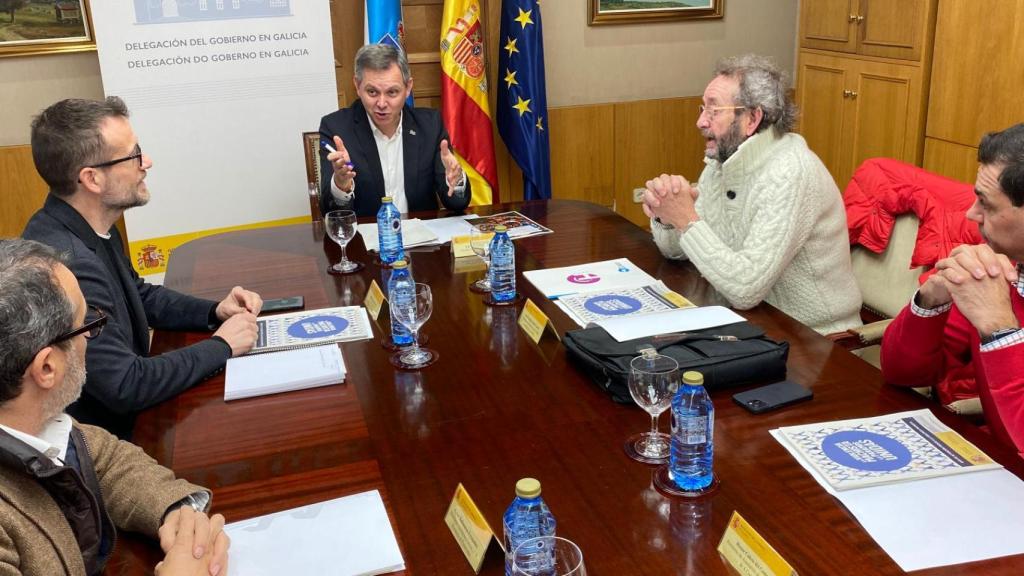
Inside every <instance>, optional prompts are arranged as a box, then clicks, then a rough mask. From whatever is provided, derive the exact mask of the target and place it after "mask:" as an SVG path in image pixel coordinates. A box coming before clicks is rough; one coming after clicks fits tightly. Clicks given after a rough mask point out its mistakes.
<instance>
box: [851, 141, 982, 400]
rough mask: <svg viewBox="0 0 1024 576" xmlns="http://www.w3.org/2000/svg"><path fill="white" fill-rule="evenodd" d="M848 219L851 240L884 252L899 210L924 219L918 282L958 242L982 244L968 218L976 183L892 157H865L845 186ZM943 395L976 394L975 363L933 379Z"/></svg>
mask: <svg viewBox="0 0 1024 576" xmlns="http://www.w3.org/2000/svg"><path fill="white" fill-rule="evenodd" d="M843 202H844V203H845V204H846V225H847V227H848V228H849V232H850V244H851V245H853V244H860V245H861V246H864V247H865V248H867V249H868V250H871V251H872V252H876V253H881V252H882V251H884V250H885V247H886V246H887V245H888V244H889V237H890V236H891V235H892V227H893V223H894V222H895V221H896V217H897V216H899V215H901V214H906V213H908V212H912V213H914V214H915V215H916V216H917V219H918V220H919V221H920V226H919V227H918V230H917V241H916V243H915V246H914V253H913V255H912V256H911V259H910V266H909V267H910V268H917V267H918V266H925V267H927V268H928V269H929V270H928V271H927V272H925V273H924V274H922V275H921V277H920V279H919V280H920V282H922V283H923V282H924V281H925V280H926V279H927V278H928V276H930V275H931V274H933V273H934V270H933V268H932V267H933V266H934V265H935V263H936V262H938V261H939V260H941V259H943V258H945V257H946V256H948V255H949V253H950V251H951V250H953V248H955V247H957V246H959V245H960V244H980V243H981V242H982V238H981V234H979V233H978V224H977V223H976V222H972V221H970V220H968V219H967V216H966V215H967V209H968V208H970V207H971V204H973V203H974V186H973V185H971V184H964V183H963V182H957V181H956V180H951V179H949V178H945V177H943V176H939V175H937V174H932V173H931V172H928V171H926V170H924V169H922V168H918V167H917V166H912V165H910V164H907V163H905V162H900V161H899V160H893V159H891V158H871V159H870V160H865V161H864V163H863V164H861V165H860V167H858V168H857V171H856V172H854V173H853V178H852V179H851V180H850V183H849V184H848V185H847V186H846V190H845V191H844V192H843ZM935 389H936V392H937V393H938V395H939V400H940V401H941V402H942V403H943V404H949V403H950V402H953V401H954V400H961V399H964V398H973V397H976V396H977V395H978V392H977V385H976V384H975V381H974V367H973V366H972V365H971V364H969V363H968V364H967V365H965V366H949V367H948V371H947V372H946V374H945V375H944V376H943V378H942V380H941V381H940V382H937V383H936V384H935Z"/></svg>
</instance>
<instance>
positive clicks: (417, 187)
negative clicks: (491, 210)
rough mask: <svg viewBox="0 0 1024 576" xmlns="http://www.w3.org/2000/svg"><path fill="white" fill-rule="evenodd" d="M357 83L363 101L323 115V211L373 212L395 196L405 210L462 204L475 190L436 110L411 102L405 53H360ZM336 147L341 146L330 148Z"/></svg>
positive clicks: (372, 49)
mask: <svg viewBox="0 0 1024 576" xmlns="http://www.w3.org/2000/svg"><path fill="white" fill-rule="evenodd" d="M353 82H354V83H355V86H356V93H357V94H358V95H359V100H358V101H356V102H354V103H353V104H352V106H351V107H349V108H344V109H342V110H338V111H337V112H333V113H331V114H328V115H327V116H324V117H323V119H322V120H321V121H320V139H321V140H322V142H323V144H324V145H322V146H321V150H320V168H321V170H320V173H321V174H324V175H325V176H326V175H328V174H330V175H332V177H331V178H326V177H325V178H324V180H323V182H322V183H321V190H320V211H321V212H322V213H324V214H326V213H327V212H329V211H331V210H338V209H346V210H354V211H355V212H356V214H358V215H359V216H373V215H375V214H376V213H377V210H378V209H379V208H380V204H381V200H380V199H381V198H383V197H384V196H390V197H391V198H392V199H393V201H394V203H395V206H396V207H397V208H398V210H399V211H400V212H410V211H411V212H415V211H418V210H436V209H437V208H438V202H437V201H438V199H440V200H441V204H443V205H444V207H445V208H448V209H449V210H463V209H465V208H466V206H468V205H469V200H470V198H471V196H472V194H471V191H470V186H469V183H468V180H467V178H466V174H465V173H464V172H463V170H462V167H461V166H459V161H458V159H457V158H456V157H455V155H454V154H452V152H451V150H450V149H449V147H448V131H447V130H445V127H444V123H443V122H442V121H441V115H440V113H439V112H438V111H437V110H431V109H428V108H412V107H411V106H407V105H406V99H407V98H408V97H409V94H411V93H412V76H411V75H410V72H409V64H408V62H407V61H406V59H405V54H404V53H402V52H400V51H399V50H397V49H395V48H394V47H393V46H388V45H386V44H369V45H366V46H363V47H362V48H360V49H359V52H357V53H356V61H355V77H354V78H353ZM326 145H330V146H331V147H332V148H333V149H334V150H333V151H331V150H328V149H327V148H326Z"/></svg>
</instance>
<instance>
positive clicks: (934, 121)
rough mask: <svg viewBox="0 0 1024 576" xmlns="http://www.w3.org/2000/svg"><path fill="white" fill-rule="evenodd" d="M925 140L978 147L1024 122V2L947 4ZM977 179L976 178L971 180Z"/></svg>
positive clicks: (953, 0)
mask: <svg viewBox="0 0 1024 576" xmlns="http://www.w3.org/2000/svg"><path fill="white" fill-rule="evenodd" d="M934 62H935V64H934V66H933V67H932V79H931V95H930V98H929V104H928V126H927V130H926V135H927V136H929V137H931V138H937V139H940V140H945V141H947V142H956V143H959V144H963V145H965V146H977V145H978V142H979V141H980V140H981V137H982V135H984V134H985V133H986V132H990V131H992V130H1002V129H1003V128H1006V127H1008V126H1011V125H1013V124H1016V123H1017V122H1020V121H1021V120H1022V119H1024V112H1022V109H1024V102H1022V96H1021V95H1022V94H1024V75H1022V74H1021V62H1024V0H1000V1H999V2H990V3H985V4H984V7H983V8H982V7H980V5H979V4H978V3H977V2H972V1H970V0H943V1H942V2H941V3H940V5H939V14H938V23H937V26H936V31H935V60H934ZM972 179H973V176H972Z"/></svg>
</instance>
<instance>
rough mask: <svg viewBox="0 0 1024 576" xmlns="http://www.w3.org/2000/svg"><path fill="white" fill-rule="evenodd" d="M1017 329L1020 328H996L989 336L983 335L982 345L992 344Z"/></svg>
mask: <svg viewBox="0 0 1024 576" xmlns="http://www.w3.org/2000/svg"><path fill="white" fill-rule="evenodd" d="M1017 330H1020V328H1000V329H999V330H996V331H995V332H993V333H991V334H989V335H988V336H982V337H981V345H982V346H984V345H985V344H991V343H993V342H995V341H996V340H999V339H1000V338H1002V337H1003V336H1009V335H1010V334H1013V333H1014V332H1016V331H1017Z"/></svg>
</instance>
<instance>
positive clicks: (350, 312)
mask: <svg viewBox="0 0 1024 576" xmlns="http://www.w3.org/2000/svg"><path fill="white" fill-rule="evenodd" d="M256 327H257V328H258V329H259V335H258V336H257V337H256V345H255V346H253V348H252V350H251V351H250V352H249V354H262V353H263V352H276V351H278V350H291V349H294V348H306V347H309V346H319V345H321V344H329V343H333V342H351V341H354V340H367V339H369V338H371V337H373V329H372V328H371V327H370V317H369V316H368V315H367V314H366V308H364V307H362V306H340V307H337V308H321V309H319V310H303V311H301V312H289V313H286V314H277V315H274V316H263V317H260V318H257V319H256Z"/></svg>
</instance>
